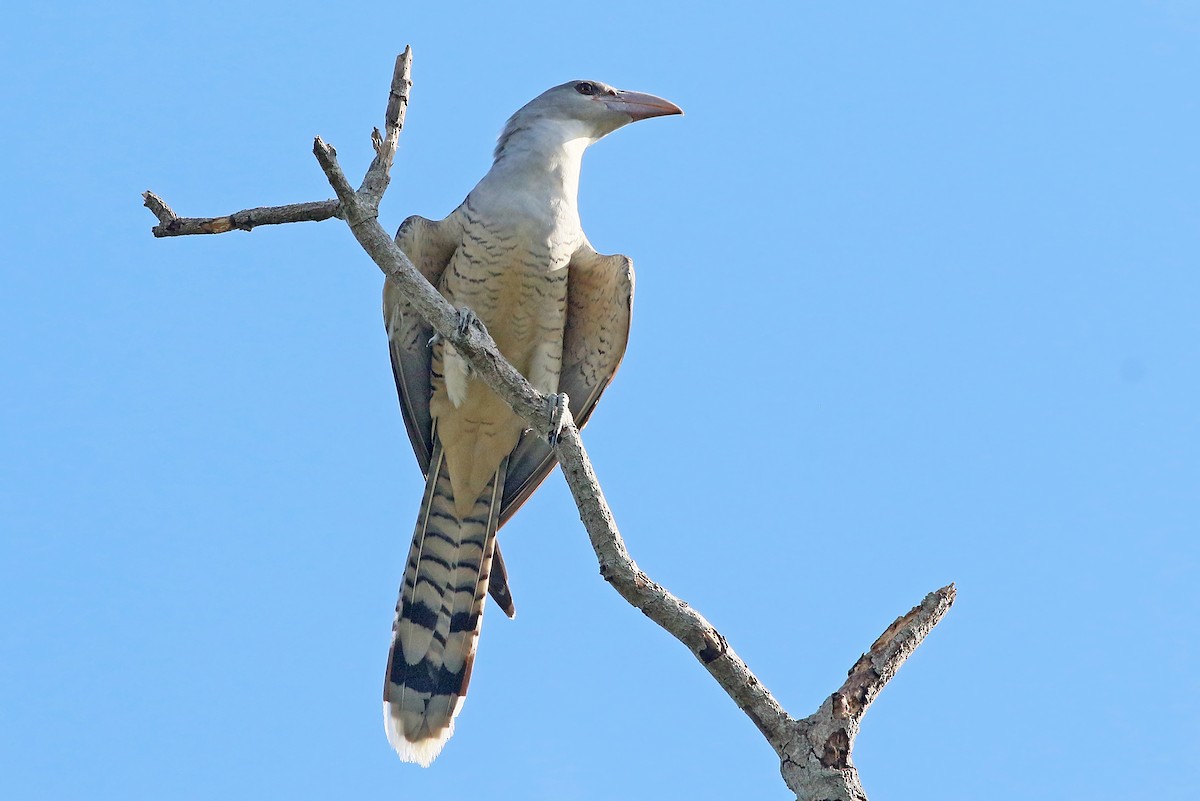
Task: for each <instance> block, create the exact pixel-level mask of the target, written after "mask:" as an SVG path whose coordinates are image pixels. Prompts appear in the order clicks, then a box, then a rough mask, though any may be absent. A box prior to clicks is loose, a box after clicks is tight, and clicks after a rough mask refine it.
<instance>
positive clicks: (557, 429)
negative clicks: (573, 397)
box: [546, 392, 571, 447]
mask: <svg viewBox="0 0 1200 801" xmlns="http://www.w3.org/2000/svg"><path fill="white" fill-rule="evenodd" d="M570 402H571V401H570V398H568V397H567V393H565V392H560V393H558V394H557V395H554V396H552V397H551V402H550V435H549V436H548V437H546V439H547V440H548V441H549V443H550V446H551V447H554V446H555V445H558V440H559V438H560V437H561V436H562V430H563V424H564V422H565V417H566V411H567V409H568V408H570V407H569V406H568V404H569V403H570Z"/></svg>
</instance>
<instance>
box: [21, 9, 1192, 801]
mask: <svg viewBox="0 0 1200 801" xmlns="http://www.w3.org/2000/svg"><path fill="white" fill-rule="evenodd" d="M501 6H503V7H501ZM0 37H3V41H2V42H0V44H2V46H0V67H2V68H3V70H4V74H5V79H4V81H3V82H2V86H0V114H2V115H3V121H4V126H3V136H4V144H5V148H4V151H5V156H4V158H3V160H2V164H0V171H2V173H3V181H4V186H5V191H4V193H3V199H2V200H0V204H2V207H3V208H2V216H0V219H3V226H4V249H3V252H4V255H3V258H2V259H0V271H2V274H3V285H2V288H0V337H2V342H3V345H2V350H0V374H2V375H3V388H4V389H3V408H4V411H3V414H2V415H0V448H2V451H0V452H2V454H3V459H2V463H0V531H2V536H0V797H3V798H6V799H25V798H29V799H34V798H38V799H40V798H46V799H80V800H81V801H83V800H85V799H86V800H87V801H95V800H97V799H172V801H177V800H179V801H181V800H183V799H225V800H229V801H232V800H234V799H266V798H291V799H329V798H337V799H341V798H376V799H389V798H409V799H413V798H428V799H433V798H440V799H458V798H481V797H487V798H503V799H571V800H572V801H574V800H575V799H578V800H579V801H593V800H596V801H599V800H600V799H620V800H622V801H624V799H639V798H642V799H654V798H695V799H718V798H729V797H738V798H785V797H787V796H788V793H787V791H786V788H785V787H784V786H783V784H782V782H781V780H780V779H779V776H778V763H777V760H776V758H775V756H774V754H773V752H772V751H771V750H770V748H769V747H768V746H767V744H766V743H765V742H764V741H763V740H762V738H761V736H760V735H759V734H758V732H757V731H756V730H755V729H754V727H753V726H752V725H751V724H750V722H749V721H748V720H747V719H746V718H745V717H744V716H743V715H742V714H741V713H740V712H739V711H738V710H737V709H736V707H735V706H734V705H733V703H732V702H731V701H730V700H729V699H728V698H726V697H725V696H724V695H723V694H722V693H721V691H720V690H719V689H718V688H717V687H716V685H715V684H714V683H713V682H712V681H711V680H710V679H709V677H708V675H707V673H706V672H705V671H704V670H703V669H702V668H701V667H700V665H699V664H698V663H697V662H696V660H695V659H694V658H693V657H692V656H691V655H690V654H689V653H688V652H687V650H686V649H684V648H683V647H682V646H681V645H679V644H678V643H677V642H675V641H674V640H673V639H671V638H670V637H668V636H667V635H666V634H664V633H663V632H661V631H660V630H658V629H657V628H656V627H655V626H654V625H653V624H651V623H650V622H649V621H648V620H647V619H646V618H644V617H643V616H642V615H641V614H639V613H638V612H636V611H634V610H632V609H631V608H629V607H628V606H627V605H626V604H625V603H624V602H623V601H621V600H620V598H619V597H618V596H617V595H616V594H615V593H614V592H613V591H612V590H611V589H610V588H609V587H608V586H607V585H605V584H604V582H603V581H602V580H601V579H600V578H599V576H598V574H597V568H596V564H595V560H594V557H593V555H592V553H591V551H590V549H589V546H588V544H587V540H586V537H585V534H584V532H583V530H582V527H581V525H580V524H579V522H578V518H577V515H576V512H575V510H574V507H573V504H572V502H571V500H570V497H569V494H568V493H567V491H566V488H565V485H564V484H563V481H562V479H561V476H559V475H557V474H555V475H553V476H551V478H550V479H549V480H548V481H547V482H546V484H545V485H544V487H543V489H542V490H541V491H540V492H539V493H538V495H537V496H535V498H534V500H533V501H532V502H530V503H529V504H528V505H527V506H526V507H525V508H524V509H522V511H521V513H520V514H519V515H518V516H517V517H516V518H515V519H514V521H513V522H512V523H511V524H509V525H508V526H507V527H506V528H505V529H504V531H503V532H502V542H503V545H504V549H505V554H506V556H507V561H508V565H509V570H510V572H511V576H512V583H513V588H514V592H515V596H516V602H517V608H518V616H517V619H516V620H515V621H508V620H505V619H504V618H503V616H502V615H500V614H497V613H496V612H497V610H496V609H495V608H492V609H491V610H490V611H489V613H488V616H487V619H486V624H485V625H484V631H483V639H482V644H481V649H480V652H479V659H478V662H477V665H476V670H475V676H474V680H473V683H472V686H471V694H470V698H469V699H468V701H467V703H466V707H465V709H464V711H463V713H462V715H461V716H460V717H459V725H458V733H457V734H456V735H455V737H454V738H453V739H452V740H451V741H450V743H449V745H448V747H447V748H446V751H445V752H444V754H443V755H442V757H441V758H440V759H439V760H438V761H437V762H436V763H435V765H434V766H433V767H432V768H430V769H428V770H422V769H420V768H417V767H414V766H412V765H404V764H401V763H400V762H399V761H398V760H397V759H396V757H395V756H394V755H393V753H392V752H391V750H390V749H389V747H388V745H387V742H386V740H385V738H384V735H383V730H382V723H381V714H380V688H381V680H382V676H383V669H384V661H385V656H386V652H387V645H388V640H389V634H390V626H391V620H392V611H393V606H394V604H395V598H396V591H397V587H398V584H399V579H400V574H401V569H402V562H403V559H404V556H405V554H406V551H407V548H408V542H409V538H410V536H411V531H412V526H413V520H414V519H415V514H416V509H417V505H418V502H419V497H420V493H421V488H422V482H421V479H420V476H419V474H418V471H417V467H416V463H415V460H414V459H413V456H412V453H411V451H410V449H409V446H408V443H407V441H406V436H405V431H404V426H403V423H402V421H401V418H400V414H399V411H398V408H397V404H396V399H395V396H394V388H393V386H392V378H391V374H390V370H389V366H388V358H387V351H386V346H385V340H384V335H383V327H382V323H381V321H380V319H379V311H378V306H379V287H380V283H381V278H380V275H379V273H378V270H377V269H376V268H375V267H374V266H373V265H372V264H371V263H370V262H369V261H368V260H367V258H366V257H365V256H364V255H363V254H362V253H361V251H360V250H359V249H358V247H357V245H356V244H355V243H354V241H353V239H352V238H351V236H350V233H349V232H348V230H347V229H346V228H345V226H344V225H343V224H342V223H340V222H338V221H330V222H327V223H323V224H304V225H293V226H286V227H281V228H272V229H259V230H256V231H254V232H253V233H251V234H248V235H247V234H243V233H231V234H227V235H224V236H216V237H190V238H184V239H173V240H156V239H153V238H152V237H151V236H150V227H151V225H152V224H153V223H154V219H153V217H152V216H151V215H150V213H149V212H148V211H147V210H146V209H144V208H143V207H142V205H141V199H140V197H139V194H140V193H141V192H142V191H143V190H145V189H148V188H150V189H153V190H155V191H156V192H158V193H160V194H161V195H162V196H163V197H164V198H166V199H167V201H168V202H169V203H171V204H172V205H173V206H174V207H175V209H176V210H177V211H178V212H179V213H180V214H183V215H209V214H222V213H229V212H232V211H235V210H238V209H241V208H246V207H249V206H255V205H267V204H276V203H287V202H298V201H304V200H316V199H323V198H326V197H328V196H330V190H329V188H328V185H327V184H326V182H325V179H324V176H323V175H322V173H321V171H320V169H319V168H318V166H317V164H316V162H315V160H314V159H313V158H312V156H311V153H310V150H311V142H312V138H313V136H314V135H317V134H320V135H321V136H323V137H324V138H325V139H326V140H327V141H329V142H331V143H333V144H334V145H335V146H336V147H337V148H338V151H339V153H340V154H341V158H342V163H343V165H344V166H345V167H346V169H347V171H348V172H350V173H352V174H353V175H358V176H360V175H361V173H362V171H363V169H365V167H366V164H367V162H368V158H369V155H370V145H369V139H368V135H369V132H370V129H371V126H372V125H377V124H379V123H380V121H381V119H382V115H383V108H384V103H385V98H386V92H387V86H388V80H389V78H390V75H391V70H392V62H393V59H394V57H395V55H396V53H398V52H399V51H400V50H401V49H403V47H404V45H405V44H411V45H412V46H413V49H414V53H415V67H414V78H415V82H416V86H415V88H414V91H413V102H412V106H411V109H410V112H409V116H408V126H407V129H406V130H405V132H404V134H403V136H402V139H401V145H400V153H399V158H398V162H397V165H396V169H395V171H394V174H393V183H392V187H391V189H390V191H389V193H388V195H387V197H386V199H385V202H384V207H383V210H382V215H381V216H382V218H383V220H384V223H385V225H386V226H387V227H389V228H394V227H395V226H397V225H398V224H399V223H400V221H401V220H402V219H403V218H404V217H405V216H407V215H409V214H414V213H419V214H423V215H425V216H428V217H441V216H444V215H445V214H446V213H448V212H449V211H450V210H451V209H452V208H453V207H454V206H455V205H456V204H457V203H458V202H459V201H460V200H461V199H462V197H463V196H464V195H465V194H466V193H467V192H468V191H469V190H470V189H471V187H472V186H473V185H474V183H475V181H476V180H478V178H479V177H480V176H481V175H482V174H483V173H484V172H485V171H486V170H487V168H488V166H489V164H490V153H491V147H492V144H493V142H494V138H495V136H496V134H497V133H498V131H499V130H500V127H501V125H502V124H503V122H504V120H505V119H506V117H507V116H508V115H509V114H510V113H511V112H512V111H514V110H515V109H516V108H518V107H519V106H520V105H522V104H523V103H525V102H526V101H527V100H529V99H530V98H531V97H533V96H534V95H536V94H538V93H539V92H541V91H542V90H543V89H545V88H547V87H548V86H550V85H553V84H556V83H560V82H562V81H565V80H570V79H573V78H579V77H590V78H597V79H600V80H603V81H606V82H609V83H612V84H614V85H617V86H620V87H624V88H630V89H637V90H642V91H648V92H652V93H655V94H659V95H662V96H664V97H667V98H670V99H671V100H673V101H675V102H677V103H678V104H679V105H681V106H682V107H683V108H684V109H686V111H687V116H685V117H682V118H678V117H676V118H669V119H658V120H651V121H648V122H645V123H639V124H636V125H634V126H631V127H629V128H626V129H623V130H621V131H618V132H617V133H616V134H614V135H613V136H611V137H610V138H608V139H606V140H605V141H603V142H601V143H600V144H598V145H597V146H595V147H594V148H593V149H592V150H591V151H590V152H589V153H588V156H587V158H586V159H585V162H584V174H583V181H582V189H581V198H580V200H581V207H582V215H583V220H584V226H585V228H586V230H587V232H588V234H589V236H590V237H591V239H592V241H593V242H594V243H595V244H596V246H597V247H598V248H599V249H600V250H602V251H606V252H614V251H616V252H622V253H626V254H629V255H630V256H631V257H633V259H634V261H635V263H636V265H637V269H638V294H637V300H636V303H635V314H634V325H633V332H632V339H631V344H630V347H629V353H628V356H627V358H626V360H625V363H624V366H623V367H622V369H621V372H620V375H619V377H618V379H617V380H616V382H615V384H614V385H613V387H612V388H611V389H610V390H609V392H608V394H607V395H606V396H605V398H604V400H603V402H602V403H601V405H600V407H599V410H598V411H597V414H596V416H595V417H594V418H593V422H592V424H591V425H590V426H589V428H588V429H587V430H586V431H585V432H584V433H585V441H586V443H587V445H588V447H589V449H590V451H591V455H592V458H593V460H594V462H595V465H596V468H597V470H598V472H599V474H600V477H601V480H602V481H603V483H604V487H605V490H606V493H607V495H608V498H609V500H610V502H611V504H612V506H613V509H614V510H615V513H616V515H617V519H618V522H619V523H620V526H621V529H622V531H623V533H624V535H625V537H626V538H627V540H628V544H629V546H630V548H631V550H632V552H633V554H634V556H635V558H636V559H637V560H638V561H639V563H640V564H641V565H642V567H644V568H645V569H646V570H647V571H649V572H650V573H651V575H653V576H654V577H655V578H656V579H657V580H659V581H661V582H663V583H664V584H666V585H667V586H668V587H670V588H671V589H673V590H674V591H675V592H677V593H679V594H680V595H681V596H682V597H683V598H685V599H686V600H688V601H689V602H690V603H692V604H693V605H694V606H696V607H697V608H698V609H700V610H701V611H702V612H703V613H704V614H705V615H706V616H708V618H709V619H710V620H711V621H712V622H713V623H714V624H715V625H717V626H718V627H719V628H720V630H721V631H722V633H723V634H725V636H726V637H728V639H729V640H730V642H731V643H732V644H733V646H734V647H735V648H736V649H737V650H738V651H739V652H740V653H741V654H742V655H743V656H744V657H745V658H746V659H747V661H748V662H749V663H750V665H751V666H752V667H753V668H754V669H755V670H756V671H757V672H758V675H759V676H760V677H761V678H762V679H763V681H764V682H765V683H766V684H767V685H768V686H769V687H770V688H771V689H772V690H773V691H774V692H775V694H776V695H777V697H778V698H779V699H780V700H781V701H782V703H783V704H784V705H785V706H786V707H787V708H788V709H789V710H790V711H791V712H792V713H793V714H795V715H806V714H808V713H809V712H810V711H812V710H813V709H814V708H815V707H816V706H817V705H818V704H819V703H820V702H821V700H822V699H823V698H824V697H825V696H826V695H827V694H828V693H829V692H831V691H832V690H833V689H835V688H836V687H837V686H838V685H839V684H840V683H841V681H842V679H843V678H844V675H845V671H846V670H847V669H848V668H849V667H850V665H851V664H853V662H854V661H855V659H856V658H857V657H858V656H859V654H860V653H861V652H862V651H863V650H865V649H866V648H867V647H868V646H869V645H870V643H871V642H872V640H874V638H875V637H876V636H877V635H878V634H879V633H880V632H881V631H882V630H883V629H884V628H885V627H886V626H887V625H888V624H889V623H890V622H891V621H892V620H893V619H894V618H895V617H896V616H897V615H899V614H901V613H903V612H905V611H907V610H908V609H909V608H910V607H911V606H913V605H914V604H915V603H917V602H918V601H920V599H921V598H922V597H923V596H924V595H925V593H927V592H929V591H930V590H933V589H935V588H937V587H940V586H942V585H944V584H947V583H949V582H951V581H954V582H957V584H958V587H959V600H958V603H957V604H956V606H955V607H954V608H953V610H952V611H951V613H950V615H949V616H948V617H947V618H946V619H945V621H944V622H943V623H942V624H941V625H940V626H939V627H938V628H937V629H936V630H935V631H934V632H933V634H932V635H931V636H930V637H929V639H928V640H927V641H926V643H925V644H924V645H923V646H922V647H921V648H920V650H919V651H918V652H917V653H916V655H915V656H914V657H913V658H912V659H911V660H910V661H909V662H908V664H906V665H905V667H904V668H903V669H902V670H901V672H900V674H899V676H898V677H897V679H896V680H895V681H894V682H893V683H892V684H891V685H889V686H888V687H887V689H886V690H885V691H884V693H883V695H882V696H881V697H880V699H879V700H878V702H877V703H876V704H875V705H874V706H873V707H872V708H871V710H870V712H869V713H868V715H867V717H866V719H865V723H864V729H863V732H862V735H861V737H860V738H859V741H858V744H857V749H856V751H855V760H856V762H857V764H858V766H859V768H860V770H861V774H862V778H863V782H864V784H865V786H866V788H867V791H868V793H870V795H871V797H872V798H873V799H889V798H890V799H905V798H907V799H915V798H920V799H963V798H971V799H1013V798H1055V799H1088V800H1089V801H1091V800H1093V799H1123V798H1135V797H1136V798H1146V799H1155V801H1170V800H1171V799H1189V801H1190V799H1194V798H1195V795H1196V786H1197V784H1200V767H1198V760H1197V753H1200V724H1198V722H1197V721H1198V720H1200V692H1198V689H1200V678H1198V675H1200V674H1198V670H1197V664H1198V663H1200V648H1198V646H1197V615H1198V613H1200V590H1198V589H1197V572H1198V570H1200V558H1198V556H1200V548H1198V546H1197V533H1198V532H1200V502H1198V501H1200V313H1198V312H1200V274H1198V270H1197V268H1198V266H1200V264H1198V262H1200V259H1198V253H1200V166H1198V162H1200V156H1198V154H1200V100H1198V98H1200V93H1198V91H1197V87H1198V86H1200V6H1198V5H1197V4H1196V3H1193V2H1187V1H1186V0H1175V1H1171V0H1164V1H1163V2H1132V1H1131V2H1123V3H1094V2H1087V3H1085V2H1074V3H1072V2H1066V3H1053V4H1047V3H1042V2H994V3H969V4H968V3H958V2H926V3H905V4H878V3H856V4H846V3H838V4H832V3H822V4H817V3H807V2H805V3H778V4H763V3H753V2H743V3H736V4H722V5H720V6H718V5H717V4H711V5H709V6H702V5H696V4H685V3H677V4H665V3H661V4H654V3H648V2H639V3H625V2H617V1H616V0H614V1H613V2H607V3H586V4H583V3H580V4H570V5H568V4H540V3H528V4H523V5H521V6H519V7H514V6H512V5H511V4H495V7H493V6H491V5H489V6H484V5H479V6H475V7H472V6H470V5H466V4H444V3H415V4H401V3H386V4H362V5H356V4H346V5H344V6H337V5H334V4H328V3H320V4H318V3H308V2H288V3H261V4H250V5H247V4H244V3H228V2H210V3H205V4H200V5H196V4H180V5H172V4H161V3H155V4H151V3H145V4H134V3H120V2H118V3H115V4H90V3H89V4H73V3H64V4H41V5H36V4H25V5H23V6H20V7H17V8H14V9H10V10H9V11H8V12H7V16H6V24H5V26H4V31H3V32H2V33H0Z"/></svg>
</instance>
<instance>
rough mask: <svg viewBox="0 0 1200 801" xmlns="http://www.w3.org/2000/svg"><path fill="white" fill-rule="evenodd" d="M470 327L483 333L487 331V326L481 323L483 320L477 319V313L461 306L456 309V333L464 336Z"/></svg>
mask: <svg viewBox="0 0 1200 801" xmlns="http://www.w3.org/2000/svg"><path fill="white" fill-rule="evenodd" d="M472 328H478V329H479V330H480V331H482V332H483V333H485V334H486V333H487V326H485V325H484V324H483V320H480V319H479V315H477V314H475V312H473V311H471V310H470V309H468V308H467V307H466V306H463V307H462V308H461V309H459V310H458V335H459V336H460V337H465V336H466V335H467V332H469V331H470V330H471V329H472Z"/></svg>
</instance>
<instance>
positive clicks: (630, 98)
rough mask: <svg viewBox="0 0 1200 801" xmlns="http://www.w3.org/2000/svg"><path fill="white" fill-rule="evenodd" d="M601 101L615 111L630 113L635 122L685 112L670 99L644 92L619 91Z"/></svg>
mask: <svg viewBox="0 0 1200 801" xmlns="http://www.w3.org/2000/svg"><path fill="white" fill-rule="evenodd" d="M601 101H602V102H603V103H604V105H606V106H608V107H609V108H610V109H612V110H613V111H619V112H621V113H622V114H628V115H629V116H630V117H631V118H632V119H633V121H634V122H637V121H638V120H645V119H649V118H650V117H666V116H669V115H671V114H682V113H683V109H681V108H680V107H679V106H677V105H675V104H674V103H672V102H671V101H670V100H664V99H662V98H661V97H655V96H654V95H648V94H645V93H643V92H624V91H618V92H617V93H616V94H615V95H609V96H607V97H604V98H601Z"/></svg>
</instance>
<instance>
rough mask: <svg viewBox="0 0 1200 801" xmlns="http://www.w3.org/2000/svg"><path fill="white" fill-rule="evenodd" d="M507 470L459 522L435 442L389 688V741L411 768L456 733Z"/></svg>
mask: <svg viewBox="0 0 1200 801" xmlns="http://www.w3.org/2000/svg"><path fill="white" fill-rule="evenodd" d="M507 465H508V460H507V459H505V461H504V463H503V464H501V465H500V468H499V469H498V470H497V471H496V475H495V476H493V478H492V480H491V481H490V482H489V483H488V485H487V487H486V488H485V489H484V491H483V493H481V494H480V497H479V498H478V500H476V501H475V506H474V507H473V508H472V509H471V513H470V514H469V515H467V516H466V517H465V518H463V519H462V520H459V519H458V516H457V514H456V513H455V511H454V491H453V489H452V488H451V486H450V477H449V474H448V473H447V471H446V464H445V460H444V459H443V458H442V447H441V443H439V442H437V441H436V439H435V444H434V452H433V454H432V458H431V460H430V470H429V480H428V483H427V484H426V485H425V498H424V500H423V501H422V502H421V512H420V515H419V516H418V517H417V527H416V533H414V534H413V543H412V549H411V550H410V551H409V555H408V564H407V565H406V567H405V569H404V584H403V585H402V586H401V588H400V600H399V602H398V603H397V604H396V619H395V622H394V623H393V624H392V647H391V650H390V652H389V653H388V667H387V677H386V678H385V679H384V684H383V720H384V726H385V728H386V729H387V736H388V741H389V742H390V743H391V744H392V747H393V748H395V749H396V753H398V754H399V755H400V758H401V759H403V760H404V761H405V762H416V763H419V764H420V765H422V766H426V767H427V766H428V765H429V763H430V762H432V761H433V760H434V758H435V757H436V756H437V755H438V754H439V753H440V752H441V750H442V746H443V745H445V744H446V741H447V740H448V739H450V735H452V734H453V733H454V718H455V717H456V716H457V715H458V713H459V710H460V709H462V704H463V699H464V698H465V697H466V694H467V684H468V683H469V682H470V680H471V666H472V664H473V663H474V661H475V648H476V646H477V645H478V643H479V630H480V627H481V625H482V623H483V608H484V602H485V601H486V600H487V588H488V574H489V571H490V568H491V562H492V554H493V551H494V550H495V543H496V527H497V524H498V522H499V517H500V500H501V496H502V494H503V490H504V474H505V470H506V469H507Z"/></svg>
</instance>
